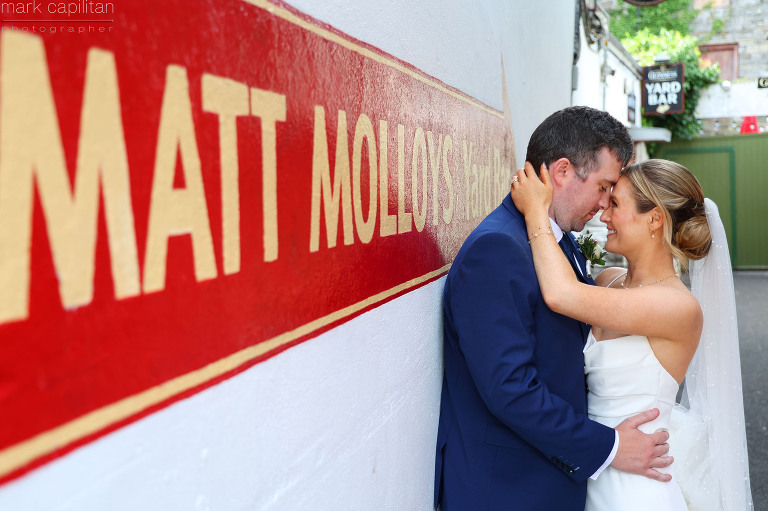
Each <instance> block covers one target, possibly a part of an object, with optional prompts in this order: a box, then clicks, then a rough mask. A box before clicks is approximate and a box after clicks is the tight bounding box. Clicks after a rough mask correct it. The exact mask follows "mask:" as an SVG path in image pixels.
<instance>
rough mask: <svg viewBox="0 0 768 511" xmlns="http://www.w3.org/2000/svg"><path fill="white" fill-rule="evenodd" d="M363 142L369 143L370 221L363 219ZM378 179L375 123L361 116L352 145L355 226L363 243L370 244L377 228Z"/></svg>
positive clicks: (363, 115) (365, 116)
mask: <svg viewBox="0 0 768 511" xmlns="http://www.w3.org/2000/svg"><path fill="white" fill-rule="evenodd" d="M363 140H367V141H368V168H369V184H368V187H369V190H370V193H369V196H368V197H369V198H368V220H367V221H366V220H365V219H364V218H363V198H362V193H361V189H360V187H361V186H362V185H361V183H360V181H361V167H362V158H363V155H362V152H363ZM377 181H378V177H377V175H376V133H374V131H373V123H372V122H371V119H370V117H368V116H367V115H365V114H360V117H358V118H357V125H356V126H355V140H354V142H353V144H352V195H353V202H354V207H355V225H356V226H357V235H358V236H359V237H360V240H361V241H362V242H363V243H368V242H370V241H371V238H373V229H374V227H376V202H377V201H376V196H377V191H378V190H377V189H376V188H377V186H378V183H377Z"/></svg>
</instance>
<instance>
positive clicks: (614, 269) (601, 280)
mask: <svg viewBox="0 0 768 511" xmlns="http://www.w3.org/2000/svg"><path fill="white" fill-rule="evenodd" d="M625 273H627V269H626V268H622V267H620V266H611V267H610V268H605V269H604V270H602V271H601V272H600V273H599V274H598V275H597V277H595V284H597V285H598V286H600V287H608V286H611V285H613V286H616V285H618V284H619V283H620V282H621V278H619V277H621V276H622V275H624V274H625Z"/></svg>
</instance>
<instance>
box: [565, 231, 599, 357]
mask: <svg viewBox="0 0 768 511" xmlns="http://www.w3.org/2000/svg"><path fill="white" fill-rule="evenodd" d="M562 241H563V244H565V245H566V246H567V248H566V251H565V256H566V257H567V258H568V262H570V263H571V267H573V271H574V272H575V273H576V277H578V279H579V280H580V281H581V282H583V283H585V284H590V285H592V286H594V285H595V281H594V280H592V277H587V260H586V258H585V257H584V255H583V254H582V253H581V250H580V249H579V248H578V247H577V246H576V242H575V241H573V238H572V237H571V234H570V233H563V240H562ZM568 249H570V251H571V252H573V253H572V254H569V253H568V251H569V250H568ZM573 256H575V257H576V260H574V257H573ZM577 265H578V266H577ZM578 323H579V328H581V333H582V336H583V339H584V342H586V339H587V335H589V329H590V325H588V324H587V323H582V322H581V321H579V322H578Z"/></svg>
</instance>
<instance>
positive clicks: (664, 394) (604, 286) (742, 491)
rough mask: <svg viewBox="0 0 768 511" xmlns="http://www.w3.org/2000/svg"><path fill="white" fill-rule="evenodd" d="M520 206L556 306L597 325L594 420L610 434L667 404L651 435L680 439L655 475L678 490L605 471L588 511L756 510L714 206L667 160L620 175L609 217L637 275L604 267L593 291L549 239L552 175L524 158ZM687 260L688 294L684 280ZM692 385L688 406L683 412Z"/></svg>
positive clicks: (617, 247) (650, 426) (618, 246)
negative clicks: (669, 461) (660, 433)
mask: <svg viewBox="0 0 768 511" xmlns="http://www.w3.org/2000/svg"><path fill="white" fill-rule="evenodd" d="M512 199H513V200H514V202H515V205H516V206H517V208H518V209H519V210H520V211H521V212H522V213H523V214H524V215H525V221H526V225H527V229H528V235H529V238H530V239H531V250H532V252H533V256H534V265H535V268H536V275H537V277H538V279H539V285H540V286H541V291H542V295H543V297H544V299H545V301H546V302H547V305H549V307H550V308H551V309H552V310H554V311H556V312H559V313H561V314H564V315H566V316H570V317H573V318H576V319H578V320H580V321H583V322H585V323H588V324H591V325H592V330H591V332H590V335H589V337H588V340H587V343H586V345H585V347H584V359H585V373H586V375H587V386H588V389H589V394H588V401H589V414H590V418H592V419H593V420H596V421H598V422H601V423H603V424H605V425H607V426H610V427H614V426H616V425H617V424H619V423H620V422H621V421H622V420H624V419H625V418H627V417H630V416H632V415H635V414H636V413H639V412H642V411H645V410H648V409H651V408H658V409H659V411H660V414H659V417H658V418H657V419H656V420H654V421H653V422H650V423H647V424H645V425H643V426H641V429H643V430H644V431H645V432H646V433H649V432H652V431H655V430H657V429H660V428H663V429H668V430H670V440H669V444H670V448H671V453H672V454H673V455H674V456H675V461H674V463H673V464H672V465H671V466H670V467H669V468H667V469H659V470H660V471H662V472H667V473H668V474H670V475H671V476H672V480H671V482H660V481H655V480H651V479H648V478H645V477H642V476H638V475H634V474H629V473H626V472H622V471H619V470H617V469H614V468H613V467H608V468H607V469H606V470H605V471H604V472H603V473H602V474H601V475H600V476H599V477H598V478H597V479H596V480H594V481H593V480H590V481H589V487H588V491H587V504H586V510H587V511H613V510H623V511H635V510H636V511H640V510H648V509H653V510H654V511H667V510H668V511H684V510H696V511H704V510H707V511H709V510H712V511H714V510H724V511H737V510H738V511H743V510H751V509H752V498H751V494H750V489H749V471H748V465H747V451H746V439H745V434H744V420H743V416H744V412H743V404H742V397H741V374H740V366H739V355H738V337H737V329H736V321H735V317H736V316H735V305H734V298H733V282H732V277H731V273H730V259H729V258H728V248H727V242H726V240H725V231H724V230H723V226H722V222H721V221H720V217H719V215H718V213H717V207H716V206H715V205H714V203H712V202H711V201H709V199H704V196H703V193H702V190H701V186H700V185H699V183H698V181H697V180H696V178H695V177H694V176H693V174H691V173H690V171H688V169H686V168H685V167H683V166H682V165H679V164H677V163H674V162H671V161H666V160H648V161H645V162H643V163H640V164H636V165H631V166H628V167H626V168H625V169H623V170H622V172H621V177H620V178H619V180H618V182H617V183H616V185H615V186H614V188H613V191H612V194H611V201H610V205H609V207H608V208H607V209H606V210H605V211H604V212H603V214H602V217H601V220H602V221H603V222H605V223H606V224H607V227H608V240H607V243H606V246H605V248H606V250H608V251H609V252H613V253H616V254H621V255H623V256H624V257H625V258H626V259H627V266H628V268H627V269H623V268H607V269H605V270H603V271H602V272H601V273H600V274H599V275H598V277H597V279H596V283H597V286H590V285H587V284H582V283H580V282H579V281H578V280H577V279H576V277H575V275H574V273H573V270H572V268H571V266H570V264H569V263H568V261H567V259H566V257H565V256H564V254H563V252H562V251H561V249H560V248H559V246H558V244H557V242H556V241H555V238H554V236H553V235H552V234H551V230H550V221H549V213H548V210H549V206H550V204H551V200H552V185H551V183H550V176H549V173H548V171H547V169H546V166H542V169H541V180H540V179H538V178H537V177H536V174H535V173H534V171H533V168H532V167H531V165H530V164H529V163H526V168H525V169H523V170H520V171H519V172H518V177H517V179H516V180H513V183H512ZM688 259H691V260H694V264H693V266H692V268H691V269H690V272H689V273H690V276H691V291H689V290H688V288H687V287H686V286H685V284H684V283H683V282H682V281H681V280H680V278H679V277H678V276H677V274H676V271H675V261H677V262H678V263H679V265H680V266H681V267H682V268H684V269H685V268H687V266H688V264H687V263H688ZM704 285H706V289H704ZM702 309H703V311H702ZM684 381H685V385H684V392H683V394H682V395H683V399H682V403H683V405H685V407H683V406H681V405H676V404H675V402H676V396H677V394H678V390H679V386H680V385H681V384H683V382H684Z"/></svg>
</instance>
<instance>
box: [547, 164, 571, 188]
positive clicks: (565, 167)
mask: <svg viewBox="0 0 768 511" xmlns="http://www.w3.org/2000/svg"><path fill="white" fill-rule="evenodd" d="M573 174H574V171H573V165H571V160H569V159H568V158H560V159H559V160H557V161H555V162H554V163H553V164H552V165H551V166H550V167H549V176H550V179H551V180H552V182H553V183H554V184H555V186H563V184H565V181H566V179H568V178H569V176H572V175H573Z"/></svg>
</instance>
